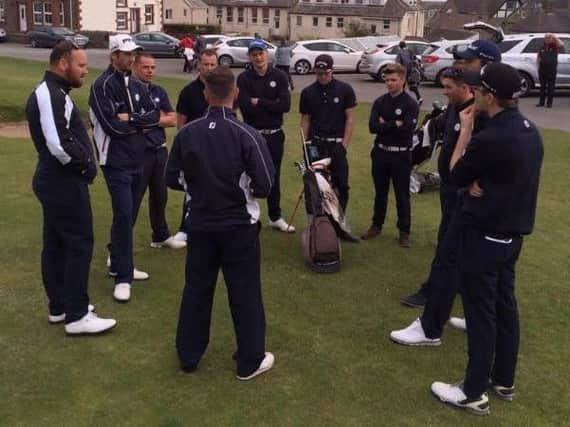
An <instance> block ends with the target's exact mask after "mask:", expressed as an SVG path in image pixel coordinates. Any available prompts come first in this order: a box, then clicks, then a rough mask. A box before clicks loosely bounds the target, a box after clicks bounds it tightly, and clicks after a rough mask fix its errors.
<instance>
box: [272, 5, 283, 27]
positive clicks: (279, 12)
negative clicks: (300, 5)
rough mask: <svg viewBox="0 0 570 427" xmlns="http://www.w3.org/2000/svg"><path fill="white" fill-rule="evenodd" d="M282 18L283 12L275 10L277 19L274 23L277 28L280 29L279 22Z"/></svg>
mask: <svg viewBox="0 0 570 427" xmlns="http://www.w3.org/2000/svg"><path fill="white" fill-rule="evenodd" d="M280 18H281V11H280V10H279V9H275V17H274V18H273V21H274V22H275V28H276V29H279V20H280Z"/></svg>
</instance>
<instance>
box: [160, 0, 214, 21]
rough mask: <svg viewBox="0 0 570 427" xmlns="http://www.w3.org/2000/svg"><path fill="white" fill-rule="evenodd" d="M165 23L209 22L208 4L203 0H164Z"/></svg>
mask: <svg viewBox="0 0 570 427" xmlns="http://www.w3.org/2000/svg"><path fill="white" fill-rule="evenodd" d="M163 3H164V16H163V23H164V24H207V23H208V5H207V4H206V3H204V2H203V1H202V0H163Z"/></svg>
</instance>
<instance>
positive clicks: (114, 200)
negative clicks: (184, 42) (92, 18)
mask: <svg viewBox="0 0 570 427" xmlns="http://www.w3.org/2000/svg"><path fill="white" fill-rule="evenodd" d="M109 45H110V49H111V65H110V66H109V68H108V69H107V70H106V71H105V72H104V73H103V74H101V76H99V77H98V78H97V80H95V82H93V85H92V86H91V93H90V94H89V115H90V118H91V122H92V124H93V138H94V139H95V144H96V146H97V150H98V154H99V164H100V165H101V169H102V170H103V174H104V176H105V181H106V182H107V188H108V189H109V194H110V195H111V204H112V207H113V225H112V227H111V244H110V247H109V250H110V265H109V267H110V270H109V274H110V275H112V276H114V277H115V291H114V293H113V296H114V298H115V299H116V300H117V301H120V302H126V301H128V300H129V299H130V297H131V283H132V281H133V279H135V280H144V279H148V274H147V273H145V272H142V271H138V270H135V268H134V264H133V231H132V227H133V225H134V219H135V212H136V210H135V203H136V199H137V195H138V192H139V187H140V180H141V177H142V173H143V165H144V156H145V150H146V135H145V134H146V133H147V132H149V131H150V129H152V128H154V127H156V126H158V125H159V123H160V111H159V109H158V108H157V106H156V105H155V103H154V101H153V100H152V98H151V97H150V93H149V91H148V89H147V88H146V86H145V85H144V84H143V83H142V82H140V81H139V80H137V79H135V78H132V77H131V67H132V64H133V61H134V55H135V51H136V50H137V49H140V48H139V46H137V45H136V44H135V43H134V42H133V40H132V39H131V37H130V36H128V35H126V34H118V35H116V36H112V37H111V38H110V39H109Z"/></svg>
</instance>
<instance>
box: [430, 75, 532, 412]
mask: <svg viewBox="0 0 570 427" xmlns="http://www.w3.org/2000/svg"><path fill="white" fill-rule="evenodd" d="M520 82H521V79H520V76H519V74H518V72H517V71H516V70H515V69H514V68H512V67H511V66H509V65H506V64H490V65H487V66H486V67H484V68H483V69H482V71H481V73H480V75H479V76H478V78H477V79H476V80H475V81H473V82H471V83H472V84H473V85H475V86H474V88H475V105H474V106H473V107H470V108H468V109H466V110H464V111H462V112H461V114H460V116H461V121H462V129H461V134H462V135H461V137H460V138H459V141H458V143H457V145H456V147H455V150H454V152H453V155H452V157H451V162H450V169H451V180H452V181H453V182H454V183H455V184H456V185H457V186H458V187H460V188H463V187H468V188H469V192H467V193H465V194H464V195H463V196H462V199H463V200H462V202H463V203H462V206H461V209H460V211H459V213H458V214H457V216H458V218H459V223H460V231H459V238H460V241H461V249H460V251H459V263H458V264H459V274H460V280H461V283H462V292H461V296H462V300H463V307H464V311H465V316H466V321H467V326H468V328H467V344H468V357H469V360H468V364H467V370H466V374H465V377H464V379H463V381H461V382H460V383H458V384H446V383H442V382H434V383H433V384H432V386H431V390H432V393H433V394H434V395H435V396H436V397H437V398H439V399H440V400H441V401H442V402H445V403H448V404H451V405H454V406H456V407H459V408H462V409H465V410H467V411H468V412H471V413H474V414H477V415H486V414H488V413H489V399H488V396H487V393H486V390H487V388H488V387H489V388H490V389H491V390H492V391H493V392H494V393H495V394H496V395H497V397H498V398H500V399H502V400H505V401H512V400H513V398H514V393H515V390H514V381H515V369H516V364H517V358H518V349H519V334H520V333H519V318H518V311H517V302H516V298H515V293H514V286H515V265H516V262H517V260H518V257H519V254H520V252H521V248H522V242H523V237H522V236H523V235H527V234H530V233H531V232H532V230H533V227H534V220H535V212H536V202H537V194H538V183H539V176H540V168H541V164H542V158H543V146H542V139H541V137H540V134H539V132H538V130H537V128H536V127H535V126H534V124H532V123H531V122H530V121H529V120H528V119H526V118H525V117H524V116H523V115H521V113H520V112H519V110H518V97H519V96H520V93H521V83H520ZM475 110H478V111H483V112H486V113H487V114H488V115H489V121H488V123H487V126H486V127H485V129H484V130H482V131H480V132H479V133H478V134H477V135H475V136H473V137H472V130H473V123H474V122H473V119H474V114H473V111H475Z"/></svg>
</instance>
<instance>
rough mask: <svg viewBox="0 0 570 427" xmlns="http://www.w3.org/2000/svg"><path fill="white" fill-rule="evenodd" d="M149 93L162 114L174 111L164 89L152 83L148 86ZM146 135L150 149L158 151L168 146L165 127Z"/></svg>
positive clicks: (156, 128)
mask: <svg viewBox="0 0 570 427" xmlns="http://www.w3.org/2000/svg"><path fill="white" fill-rule="evenodd" d="M148 91H149V92H150V96H151V98H152V101H153V102H154V103H155V104H156V106H157V107H158V109H159V110H160V111H161V112H164V113H171V112H173V111H174V110H173V108H172V105H171V104H170V99H169V98H168V94H167V93H166V91H165V90H164V89H163V88H162V87H160V86H158V85H153V84H151V83H150V84H149V85H148ZM145 135H146V138H147V147H148V148H152V149H158V148H160V147H162V146H163V145H164V144H166V131H165V130H164V128H163V127H160V126H156V127H154V128H152V129H151V130H150V132H148V133H147V134H145Z"/></svg>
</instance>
